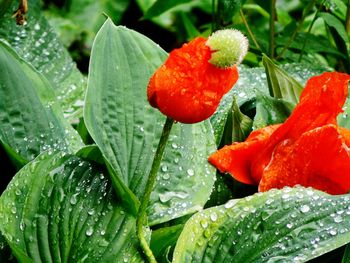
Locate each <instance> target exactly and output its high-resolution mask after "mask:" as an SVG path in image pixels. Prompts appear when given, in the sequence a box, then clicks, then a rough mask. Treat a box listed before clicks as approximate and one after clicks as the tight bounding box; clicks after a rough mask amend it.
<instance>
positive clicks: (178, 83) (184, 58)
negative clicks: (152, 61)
mask: <svg viewBox="0 0 350 263" xmlns="http://www.w3.org/2000/svg"><path fill="white" fill-rule="evenodd" d="M247 48H248V43H247V40H246V38H245V37H244V36H243V35H242V34H241V33H240V32H239V31H237V30H221V31H217V32H216V33H214V34H213V35H212V36H211V37H209V39H205V38H202V37H198V38H196V39H194V40H192V41H191V42H189V43H188V44H184V45H183V46H182V47H181V48H179V49H175V50H174V51H172V52H171V53H170V54H169V57H168V59H167V60H166V62H165V63H164V64H163V65H162V66H161V67H160V68H158V70H157V71H156V72H155V73H154V75H153V76H152V77H151V79H150V82H149V84H148V89H147V96H148V100H149V102H150V104H151V105H152V106H153V107H155V108H158V109H159V110H160V111H161V112H162V113H163V114H165V115H166V116H168V117H170V118H172V119H174V120H175V121H179V122H183V123H196V122H200V121H203V120H205V119H207V118H208V117H210V116H211V115H212V114H213V113H214V112H215V110H216V108H217V107H218V105H219V103H220V100H221V98H222V97H223V95H224V94H226V93H227V92H228V91H229V90H230V89H231V88H232V86H233V85H234V84H235V83H236V81H237V79H238V71H237V68H236V64H237V63H240V62H241V60H242V59H243V57H244V55H245V53H246V52H247Z"/></svg>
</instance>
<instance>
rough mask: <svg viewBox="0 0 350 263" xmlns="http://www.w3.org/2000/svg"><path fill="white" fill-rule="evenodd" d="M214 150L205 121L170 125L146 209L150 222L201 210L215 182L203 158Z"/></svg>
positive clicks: (162, 220) (163, 220) (213, 171)
mask: <svg viewBox="0 0 350 263" xmlns="http://www.w3.org/2000/svg"><path fill="white" fill-rule="evenodd" d="M215 149H216V147H215V142H214V136H213V134H212V127H211V125H210V123H209V122H208V121H204V122H202V123H197V124H193V125H185V124H176V125H175V126H173V130H172V132H171V134H170V137H169V140H168V143H167V146H166V149H165V153H164V157H163V160H162V162H161V166H160V171H159V173H158V178H157V183H156V185H155V187H154V189H153V192H152V194H151V200H150V204H149V207H148V209H147V214H148V221H149V224H150V225H155V224H159V223H163V222H166V221H169V220H171V219H174V218H178V217H181V216H184V215H187V214H192V213H194V212H197V211H199V210H201V209H203V206H204V204H205V203H206V202H207V200H208V198H209V196H210V194H211V190H212V187H213V185H214V181H215V168H214V167H212V166H211V165H209V163H208V161H207V158H208V156H209V155H210V154H212V153H213V152H214V151H215ZM147 175H148V173H147ZM145 177H146V175H145Z"/></svg>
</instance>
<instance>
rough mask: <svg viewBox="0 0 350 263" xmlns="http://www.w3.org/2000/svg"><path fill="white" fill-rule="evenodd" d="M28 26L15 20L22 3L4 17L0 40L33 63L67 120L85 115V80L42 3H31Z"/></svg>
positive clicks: (9, 10) (8, 11) (1, 21)
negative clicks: (52, 89)
mask: <svg viewBox="0 0 350 263" xmlns="http://www.w3.org/2000/svg"><path fill="white" fill-rule="evenodd" d="M28 4H29V11H28V14H27V15H26V16H27V23H26V24H25V25H23V26H19V25H16V21H15V19H14V18H12V14H13V11H14V10H15V9H16V8H17V7H18V1H13V3H12V5H11V6H10V8H8V9H7V12H6V14H4V16H2V17H0V39H4V40H6V41H7V42H8V43H9V44H10V45H11V47H12V48H14V49H15V50H16V52H17V53H18V54H19V56H20V57H22V58H23V59H25V60H26V61H27V62H29V63H31V64H32V65H33V66H34V67H35V69H36V70H38V71H39V72H40V73H42V74H43V75H44V76H45V77H46V78H47V79H48V80H49V81H50V83H51V85H52V87H53V88H54V90H55V94H56V96H57V98H58V100H59V102H60V103H61V105H62V108H63V110H64V113H65V114H66V116H67V117H70V118H73V117H74V118H75V117H77V116H79V115H81V114H82V106H83V105H82V102H83V97H84V92H85V85H86V82H85V79H84V77H83V76H82V74H81V73H80V72H79V70H78V69H77V68H76V65H75V64H74V63H73V61H72V59H71V57H70V55H69V53H68V52H67V50H65V48H64V47H63V45H62V44H61V43H60V41H59V39H58V37H57V35H56V33H55V32H54V31H53V30H52V28H51V27H50V25H49V24H48V22H47V20H46V18H45V17H44V16H43V13H42V11H41V5H40V1H39V0H29V2H28Z"/></svg>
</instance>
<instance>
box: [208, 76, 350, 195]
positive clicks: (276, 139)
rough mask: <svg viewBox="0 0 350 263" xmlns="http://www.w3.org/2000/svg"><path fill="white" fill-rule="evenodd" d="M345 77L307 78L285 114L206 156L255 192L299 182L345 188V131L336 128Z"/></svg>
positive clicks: (349, 170) (349, 154) (348, 174)
mask: <svg viewBox="0 0 350 263" xmlns="http://www.w3.org/2000/svg"><path fill="white" fill-rule="evenodd" d="M349 80H350V75H347V74H343V73H336V72H333V73H324V74H322V75H320V76H316V77H312V78H311V79H309V81H308V82H307V84H306V87H305V89H304V90H303V92H302V94H301V97H300V102H299V104H298V105H297V106H296V108H295V109H294V111H293V112H292V114H291V116H290V117H289V118H288V119H287V120H286V121H285V122H284V123H283V124H279V125H273V126H267V127H265V128H262V129H259V130H256V131H254V132H252V133H251V134H250V136H249V137H248V138H247V140H246V141H245V142H242V143H234V144H232V145H230V146H225V147H224V148H222V149H221V150H219V151H217V152H216V153H214V154H213V155H211V156H210V157H209V162H210V163H211V164H213V165H214V166H216V167H217V168H218V169H219V170H220V171H221V172H229V173H230V174H232V176H233V177H234V178H235V179H237V180H238V181H240V182H243V183H247V184H255V185H259V191H267V190H269V189H271V188H283V187H284V186H294V185H302V186H305V187H313V188H316V189H319V190H322V191H325V192H328V193H330V194H345V193H347V192H348V191H349V190H350V148H349V147H350V130H347V129H344V128H341V127H339V126H337V120H336V118H337V116H338V114H339V113H340V112H342V107H343V105H344V103H345V100H346V97H347V93H348V81H349Z"/></svg>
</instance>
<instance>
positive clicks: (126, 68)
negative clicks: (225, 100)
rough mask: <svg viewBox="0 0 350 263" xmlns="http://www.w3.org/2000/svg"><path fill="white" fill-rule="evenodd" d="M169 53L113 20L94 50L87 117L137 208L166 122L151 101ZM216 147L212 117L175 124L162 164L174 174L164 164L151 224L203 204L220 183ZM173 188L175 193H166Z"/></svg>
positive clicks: (122, 191)
mask: <svg viewBox="0 0 350 263" xmlns="http://www.w3.org/2000/svg"><path fill="white" fill-rule="evenodd" d="M166 57H167V54H166V53H165V52H164V51H163V50H162V49H161V48H160V47H159V46H158V45H156V44H155V43H153V42H152V41H151V40H149V39H148V38H146V37H145V36H143V35H141V34H139V33H137V32H135V31H132V30H129V29H127V28H125V27H121V26H118V27H116V26H115V25H114V24H113V23H112V21H111V20H107V21H106V23H105V24H104V26H103V27H102V28H101V30H100V31H99V33H98V34H97V37H96V40H95V42H94V45H93V49H92V55H91V62H90V72H89V84H88V91H87V96H86V107H85V112H84V120H85V124H86V127H87V128H88V130H89V133H90V134H91V136H92V138H93V139H94V141H95V142H96V144H97V145H98V147H99V148H100V150H101V152H102V154H103V156H104V158H105V160H106V162H107V165H108V167H109V168H110V169H109V170H110V171H111V174H112V180H113V183H114V186H115V187H116V189H117V194H118V195H119V196H120V197H121V198H122V199H123V200H124V201H125V202H127V204H128V206H129V207H131V208H132V207H133V208H132V210H134V211H136V210H137V206H138V201H137V198H141V197H142V195H143V192H144V189H145V184H146V181H147V179H148V175H149V171H150V168H151V164H152V161H153V156H154V153H155V149H156V147H157V145H158V142H159V138H160V134H161V131H162V127H163V124H164V122H165V117H164V116H163V115H162V114H161V113H160V112H159V111H158V110H156V109H154V108H152V107H151V106H150V105H149V103H148V101H147V98H146V88H147V84H148V81H149V78H150V77H151V74H152V73H153V72H154V71H155V70H156V68H157V67H159V66H160V65H161V63H162V62H163V61H164V60H165V59H166ZM214 150H215V147H214V137H213V134H212V129H211V126H210V124H209V123H208V122H202V123H200V124H196V125H180V124H178V125H175V126H174V128H173V131H172V133H171V134H170V141H169V142H168V145H167V147H166V149H165V154H164V160H163V162H162V164H161V165H162V166H163V167H165V166H167V169H168V175H166V176H164V174H163V173H162V172H161V171H160V174H159V180H158V181H157V184H156V186H155V190H154V193H153V194H152V196H151V204H150V207H149V215H150V218H149V224H151V225H152V224H155V223H160V222H164V221H167V220H169V219H173V218H176V217H179V216H182V215H184V214H186V213H193V212H195V211H197V210H199V209H201V208H202V207H203V205H204V204H205V202H206V199H207V198H208V197H209V194H210V191H211V188H212V186H213V184H214V178H215V169H213V168H212V167H210V166H209V165H208V164H207V160H206V158H207V156H208V154H209V153H211V152H213V151H214ZM180 160H181V161H180ZM181 162H183V163H182V164H181V169H180V166H179V164H178V163H181ZM163 169H165V168H163ZM192 173H193V174H192ZM168 176H169V177H168ZM179 182H181V183H179ZM167 191H172V192H171V194H173V196H170V193H169V194H168V196H167V197H164V196H163V197H161V196H162V195H164V194H166V193H167ZM160 197H161V198H160ZM166 199H167V200H166ZM161 200H163V202H162V201H161ZM164 200H165V201H164ZM150 211H152V212H150Z"/></svg>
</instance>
